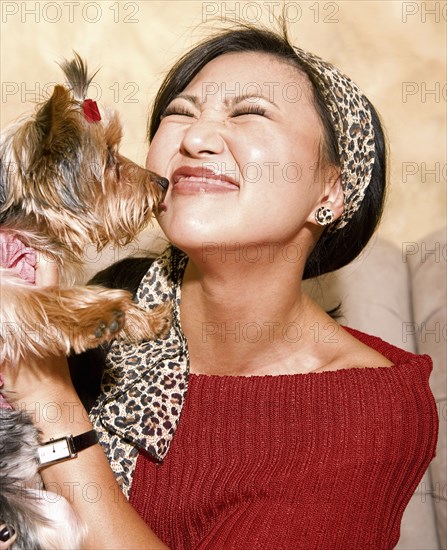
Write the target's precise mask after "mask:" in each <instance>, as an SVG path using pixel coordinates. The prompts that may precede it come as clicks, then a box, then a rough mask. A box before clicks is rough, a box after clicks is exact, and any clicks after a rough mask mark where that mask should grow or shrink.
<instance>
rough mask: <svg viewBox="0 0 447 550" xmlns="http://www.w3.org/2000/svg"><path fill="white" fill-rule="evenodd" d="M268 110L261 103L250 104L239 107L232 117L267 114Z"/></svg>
mask: <svg viewBox="0 0 447 550" xmlns="http://www.w3.org/2000/svg"><path fill="white" fill-rule="evenodd" d="M265 114H266V110H265V109H264V107H261V106H260V105H248V106H245V107H237V108H236V109H235V110H234V111H233V112H232V113H231V116H232V117H239V116H243V115H259V116H265Z"/></svg>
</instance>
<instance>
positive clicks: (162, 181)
mask: <svg viewBox="0 0 447 550" xmlns="http://www.w3.org/2000/svg"><path fill="white" fill-rule="evenodd" d="M156 181H157V183H158V185H159V186H160V187H163V189H164V190H165V191H166V189H167V188H168V186H169V180H168V179H167V178H160V177H158V178H156Z"/></svg>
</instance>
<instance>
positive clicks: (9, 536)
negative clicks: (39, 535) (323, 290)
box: [0, 519, 17, 550]
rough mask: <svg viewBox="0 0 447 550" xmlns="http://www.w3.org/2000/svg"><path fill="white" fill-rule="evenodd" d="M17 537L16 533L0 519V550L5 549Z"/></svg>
mask: <svg viewBox="0 0 447 550" xmlns="http://www.w3.org/2000/svg"><path fill="white" fill-rule="evenodd" d="M16 539H17V533H15V531H14V529H13V528H12V527H8V526H7V525H5V524H4V523H3V522H2V521H1V519H0V550H7V548H9V547H10V546H11V545H12V544H14V542H15V540H16Z"/></svg>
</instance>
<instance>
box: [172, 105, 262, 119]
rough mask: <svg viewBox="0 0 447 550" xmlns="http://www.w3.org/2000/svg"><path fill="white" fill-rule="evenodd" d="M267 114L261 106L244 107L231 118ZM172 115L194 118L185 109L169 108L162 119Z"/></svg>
mask: <svg viewBox="0 0 447 550" xmlns="http://www.w3.org/2000/svg"><path fill="white" fill-rule="evenodd" d="M265 113H266V110H265V109H264V108H263V107H261V106H260V105H250V106H248V107H242V108H239V109H236V110H235V111H233V113H231V116H232V117H239V116H243V115H260V116H265ZM170 115H181V116H188V117H193V116H194V115H193V114H192V113H191V112H190V111H188V110H187V109H186V108H185V107H176V106H168V107H167V108H166V109H165V111H164V112H163V114H162V115H161V118H165V117H167V116H170Z"/></svg>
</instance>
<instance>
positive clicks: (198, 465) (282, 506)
mask: <svg viewBox="0 0 447 550" xmlns="http://www.w3.org/2000/svg"><path fill="white" fill-rule="evenodd" d="M150 139H151V146H150V150H149V155H148V159H147V166H148V168H150V169H151V170H153V171H155V172H158V173H159V174H161V175H163V176H165V177H167V178H169V180H170V186H169V189H168V191H167V194H166V197H165V200H164V202H163V204H162V205H160V212H159V222H160V225H161V227H162V228H163V230H164V232H165V233H166V235H167V237H168V239H169V240H170V242H171V243H173V245H175V246H174V247H171V248H169V249H168V250H167V251H166V252H165V253H164V254H163V255H162V256H161V257H159V258H157V259H156V260H155V261H154V262H153V263H151V262H150V261H144V260H143V261H139V262H136V263H133V262H132V261H126V262H124V264H121V265H118V266H115V267H113V268H111V269H109V270H108V271H107V272H106V273H103V274H100V276H99V277H97V279H96V280H97V281H102V282H104V283H107V284H110V285H112V286H126V287H128V288H132V289H133V290H134V291H135V293H136V299H137V301H138V302H139V303H140V304H141V305H142V306H143V307H147V308H150V307H152V306H153V305H155V304H156V303H157V302H161V301H166V300H172V301H173V302H174V306H175V307H174V315H173V326H172V329H171V333H170V335H169V337H167V338H166V339H165V340H158V341H156V342H150V343H142V344H141V345H137V346H130V345H128V344H125V343H122V342H118V341H117V342H114V343H113V344H112V345H111V347H110V350H109V352H108V354H107V358H106V370H105V373H104V377H103V383H102V388H101V393H100V395H99V397H98V398H97V400H96V402H95V404H94V406H93V407H92V409H91V411H90V418H88V417H87V414H86V413H85V411H84V409H83V408H82V405H81V403H80V400H79V397H78V394H77V393H76V391H75V389H74V387H73V384H72V382H71V379H70V375H69V372H68V370H67V368H66V365H65V360H63V359H61V358H55V359H54V361H53V362H49V361H47V362H45V363H44V365H41V364H35V369H33V368H30V367H29V366H27V367H28V368H27V369H25V368H23V369H21V370H20V371H19V374H18V375H17V376H18V378H19V379H16V380H12V375H11V374H10V375H9V379H10V382H9V384H11V385H13V386H14V388H15V389H16V390H17V391H18V392H19V393H20V394H21V397H22V401H23V402H26V403H27V405H28V408H31V409H35V410H42V405H43V404H45V403H48V402H49V401H50V402H52V403H56V404H57V406H58V410H60V415H59V416H58V420H57V422H51V421H50V420H49V419H48V418H46V417H45V415H40V416H39V415H36V416H38V418H36V423H37V425H38V426H39V428H40V429H41V430H42V432H43V439H44V440H48V439H50V438H52V437H54V438H57V437H60V436H63V435H66V434H68V433H71V434H74V435H77V434H82V433H86V432H89V431H90V430H91V429H92V427H94V429H95V430H96V431H97V433H98V434H99V436H100V439H101V444H102V447H101V446H99V445H91V446H89V447H88V448H86V449H85V450H82V451H81V452H80V453H79V455H78V457H77V458H76V459H74V460H71V461H62V462H60V463H58V464H56V465H52V466H49V467H48V468H46V469H45V470H43V472H42V475H43V478H44V481H45V483H46V484H47V485H49V486H52V487H53V489H54V486H56V487H58V488H59V489H60V490H61V492H62V493H63V494H65V495H66V496H67V498H69V499H70V500H71V501H72V502H73V505H74V506H75V508H76V510H77V511H78V513H79V515H80V517H81V518H82V519H83V520H84V521H85V522H86V523H87V524H88V526H89V538H88V544H87V547H88V548H165V547H166V546H165V544H166V545H167V546H168V547H170V548H173V549H174V548H175V549H180V548H194V549H196V548H216V549H217V548H219V549H220V548H247V549H248V548H250V549H253V548H262V549H266V548H275V549H276V548H306V549H309V548H319V549H321V548H340V549H348V548H355V549H358V548H365V549H366V548H371V549H372V548H374V549H377V548H392V547H393V546H394V545H395V544H396V543H397V540H398V538H399V526H400V520H401V517H402V513H403V510H404V508H405V506H406V504H407V503H408V501H409V499H410V497H411V495H412V493H413V492H414V490H415V488H416V486H417V483H418V481H419V480H420V478H421V477H422V475H423V472H424V471H425V469H426V468H427V466H428V464H429V462H430V460H431V459H432V458H433V456H434V452H435V445H436V432H437V418H436V410H435V404H434V400H433V397H432V395H431V392H430V389H429V386H428V377H429V373H430V370H431V363H430V361H429V359H428V358H427V357H424V356H423V357H419V356H414V355H412V354H409V353H406V352H404V351H402V350H399V349H397V348H394V347H393V346H390V345H388V344H386V343H385V342H383V341H381V340H379V339H377V338H374V337H370V336H367V335H364V334H361V333H358V332H356V331H354V330H348V329H344V328H342V327H340V326H339V325H338V324H337V323H336V322H335V321H334V320H333V319H331V317H330V316H329V315H328V314H327V313H326V312H324V311H323V310H322V309H321V308H319V307H318V306H317V305H316V304H315V303H314V302H312V301H311V300H310V299H309V298H308V297H307V296H306V295H305V294H304V293H303V292H302V290H301V280H302V279H303V278H307V277H311V276H315V275H319V274H321V273H325V272H328V271H331V270H334V269H337V268H339V267H341V266H343V265H345V264H347V263H348V262H350V261H351V260H352V259H353V258H355V257H356V256H357V254H358V253H359V252H360V251H361V250H362V249H363V247H364V246H365V245H366V243H367V242H368V240H369V238H370V237H371V235H372V233H373V231H374V229H375V227H376V225H377V223H378V220H379V218H380V214H381V210H382V205H383V198H384V191H385V172H386V167H385V166H386V163H385V151H384V149H385V148H384V140H383V134H382V130H381V127H380V123H379V121H378V117H377V115H376V113H375V111H374V109H373V107H372V106H371V105H370V103H369V102H368V100H367V99H366V98H365V97H364V96H363V95H362V94H361V93H360V91H359V90H358V88H357V87H356V86H355V84H353V83H352V82H351V81H350V80H349V79H347V78H346V77H345V76H343V75H342V74H341V73H340V72H338V71H337V70H336V69H334V68H333V67H331V66H330V65H328V64H326V63H324V62H322V61H321V60H319V59H318V58H316V57H314V56H312V55H311V54H308V53H306V52H303V51H302V50H299V49H294V48H293V47H292V46H291V45H290V44H289V43H288V41H287V38H283V37H280V36H277V35H276V34H273V33H270V32H266V31H262V30H257V29H252V28H241V29H236V30H232V31H228V32H224V33H221V34H219V35H217V36H216V37H214V38H211V39H209V40H208V41H206V42H205V43H203V44H201V45H199V46H197V47H196V48H195V49H193V50H192V51H191V52H190V53H188V54H186V56H184V57H183V58H182V59H181V60H180V61H179V62H178V64H177V65H176V66H175V67H174V68H173V69H172V70H171V72H170V74H169V75H168V77H167V79H166V80H165V82H164V84H163V85H162V87H161V90H160V92H159V94H158V97H157V99H156V102H155V106H154V110H153V116H152V120H151V124H150ZM44 276H45V275H44ZM140 280H141V282H140ZM180 298H181V300H180ZM316 328H318V331H316ZM316 334H318V337H316ZM36 380H38V382H39V383H37V382H36ZM42 381H44V383H43V384H42ZM30 388H31V389H30ZM103 449H104V450H105V453H106V455H105V454H104V451H103ZM106 456H107V458H106ZM109 463H110V466H111V468H110V467H109ZM112 470H113V472H112ZM94 489H96V490H95V491H94ZM121 491H122V492H123V493H124V495H126V497H128V498H129V501H130V503H129V502H128V501H127V499H126V498H125V497H124V496H123V494H122V492H121ZM93 492H94V494H93Z"/></svg>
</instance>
